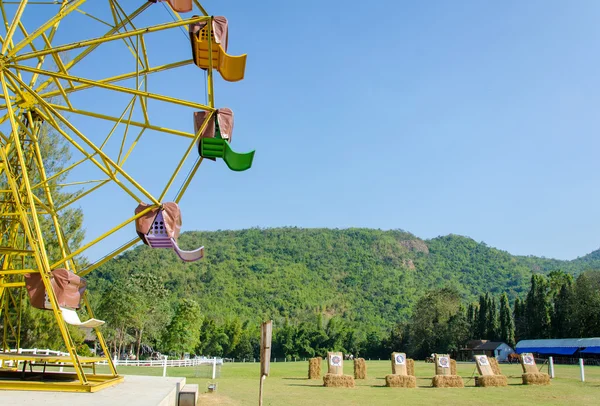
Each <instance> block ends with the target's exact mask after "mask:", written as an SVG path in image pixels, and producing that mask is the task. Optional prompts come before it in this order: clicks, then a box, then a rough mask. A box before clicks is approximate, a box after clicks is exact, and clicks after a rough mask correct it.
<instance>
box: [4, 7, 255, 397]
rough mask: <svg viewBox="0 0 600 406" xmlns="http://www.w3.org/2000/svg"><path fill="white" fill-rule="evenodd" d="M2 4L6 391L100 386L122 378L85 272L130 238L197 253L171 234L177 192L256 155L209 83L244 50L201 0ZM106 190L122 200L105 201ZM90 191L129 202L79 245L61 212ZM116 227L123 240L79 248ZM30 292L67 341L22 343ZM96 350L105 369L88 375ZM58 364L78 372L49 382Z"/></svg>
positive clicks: (234, 68) (101, 198) (234, 74)
mask: <svg viewBox="0 0 600 406" xmlns="http://www.w3.org/2000/svg"><path fill="white" fill-rule="evenodd" d="M0 13H1V14H2V21H3V24H2V28H0V47H1V50H0V84H1V90H0V94H2V97H1V98H0V228H1V229H2V239H1V241H0V322H1V323H2V324H0V327H1V331H2V338H1V340H2V348H0V389H18V390H59V391H84V392H94V391H97V390H100V389H102V388H104V387H107V386H110V385H112V384H114V383H117V382H120V381H122V379H123V377H122V376H121V375H119V374H118V373H117V370H116V368H115V365H114V364H113V361H112V358H111V356H110V352H109V350H108V348H107V346H106V343H105V340H104V338H103V336H102V332H101V329H100V328H99V327H100V326H102V325H103V324H104V322H103V321H102V320H98V319H96V318H94V313H93V310H92V308H91V306H90V302H89V300H88V298H87V293H86V292H87V291H86V282H85V279H84V277H85V275H87V274H88V273H90V272H91V271H93V270H94V269H96V268H97V267H99V266H101V265H102V264H104V263H106V262H107V261H109V260H110V259H111V258H114V257H115V256H116V255H119V254H121V253H122V252H124V251H125V250H127V249H128V248H130V247H132V246H133V245H135V244H137V243H139V242H140V241H141V242H143V243H144V244H146V245H148V246H149V247H151V248H157V249H169V250H173V251H174V252H175V253H176V254H177V255H178V256H179V258H180V259H181V260H182V261H198V260H201V259H202V258H203V256H204V247H198V248H197V249H194V250H191V251H188V250H183V249H181V248H180V247H179V246H178V244H177V238H178V236H179V233H180V230H181V227H182V216H181V211H180V207H179V203H180V201H181V199H182V198H183V196H184V194H185V192H186V191H187V190H188V188H189V186H190V183H191V181H192V179H193V178H194V177H195V175H196V173H197V171H198V168H199V167H200V165H201V164H202V162H203V161H204V160H210V161H214V163H215V164H216V165H221V164H223V165H224V167H226V168H228V169H230V170H233V171H245V170H247V169H249V168H250V167H251V166H252V162H253V158H254V151H250V152H247V153H239V152H236V151H234V149H233V148H232V147H231V143H232V139H233V137H232V135H233V127H234V115H233V111H232V109H230V108H228V107H226V106H216V105H215V82H217V81H227V82H238V81H240V80H242V79H244V75H245V69H246V55H245V54H243V55H230V54H228V44H229V43H230V42H234V41H235V38H230V36H229V23H228V20H227V18H226V17H223V16H211V15H209V14H208V13H207V11H206V10H205V9H204V7H203V6H202V5H201V4H200V2H199V1H197V0H166V1H165V0H150V1H145V0H137V1H133V0H127V1H124V0H94V1H86V0H62V1H60V0H54V1H53V0H47V1H44V0H41V1H27V0H22V1H4V0H0ZM67 158H68V159H67ZM68 187H77V188H78V189H77V190H76V191H75V192H66V190H68ZM173 191H175V193H174V194H171V195H169V193H172V192H173ZM116 194H120V195H122V196H125V197H127V199H128V201H129V202H130V203H131V204H130V206H126V207H123V205H121V204H119V205H118V206H119V207H115V206H116V205H111V202H112V201H113V197H114V196H116ZM167 196H172V198H171V199H167ZM85 199H88V200H90V199H91V201H92V202H95V203H96V205H97V206H95V207H109V208H110V209H107V210H106V211H111V212H114V211H117V212H118V211H124V212H126V213H127V215H126V216H125V218H123V219H121V220H119V221H116V220H114V218H116V217H109V216H108V215H107V217H106V221H103V223H102V224H105V230H103V231H102V232H101V233H100V234H99V235H97V236H94V237H93V239H91V240H90V241H89V242H87V243H85V244H84V245H82V246H81V247H79V248H76V249H75V247H73V244H72V241H73V237H72V235H71V234H70V233H71V232H72V231H73V230H70V229H69V216H70V215H71V214H72V213H73V212H72V211H70V210H72V209H73V208H74V207H78V205H79V204H81V202H82V201H85ZM92 207H94V206H93V205H92ZM84 215H86V216H89V215H91V216H103V212H102V211H100V212H98V211H97V212H92V213H91V214H90V213H87V212H86V213H84ZM86 218H88V217H86ZM84 221H85V218H84ZM122 230H129V231H130V232H131V240H130V241H129V242H128V243H126V244H124V245H122V246H120V247H119V248H117V249H115V250H113V251H112V252H110V253H107V254H106V255H105V256H104V257H103V258H102V259H101V260H99V261H97V262H95V263H92V264H87V263H82V262H81V261H80V258H81V256H82V255H83V254H85V253H86V252H87V250H89V249H90V248H91V247H94V246H97V244H98V243H100V242H101V241H105V240H106V239H107V238H109V237H110V236H111V235H113V234H114V233H116V232H119V231H122ZM24 301H28V303H30V305H31V306H32V307H34V308H36V309H39V310H38V311H48V312H52V313H53V316H54V317H53V319H52V320H53V323H54V324H55V325H56V326H57V327H58V329H59V330H60V334H61V337H62V340H63V341H64V347H65V348H66V353H65V354H62V355H61V354H58V355H56V354H22V353H19V352H18V350H17V349H18V348H20V340H21V311H22V309H23V303H24ZM80 310H85V312H81V311H80ZM80 314H86V315H87V317H86V320H85V321H81V318H80ZM71 325H72V326H79V327H88V328H93V329H94V331H95V333H96V336H97V338H98V341H99V344H100V347H101V350H102V354H103V355H102V356H100V357H84V356H80V355H78V353H77V349H76V348H75V345H74V342H73V339H72V337H71V333H70V332H69V329H70V328H71V327H69V326H71ZM99 361H104V362H106V363H107V364H108V366H109V369H110V373H108V374H97V373H96V370H95V365H96V363H97V362H99ZM20 365H22V367H23V368H22V372H21V371H17V367H19V366H20ZM39 365H43V366H44V371H45V372H44V374H42V375H43V376H45V377H46V380H39V379H37V378H36V377H37V376H39V374H37V375H36V374H35V373H34V372H33V369H34V368H36V367H38V366H39ZM58 365H59V366H60V368H61V370H64V369H66V370H68V371H72V372H68V371H67V372H62V373H55V375H54V376H53V377H52V378H51V381H52V382H50V383H49V382H48V380H47V378H48V376H51V375H52V373H53V372H48V371H49V370H51V369H52V368H51V367H52V366H55V367H56V366H58ZM47 367H48V368H49V369H48V370H47V369H46V368H47ZM87 367H91V368H87ZM90 369H91V371H90ZM86 370H87V371H86ZM29 371H31V372H29ZM11 372H15V373H17V372H18V374H19V375H18V376H21V377H22V379H19V378H17V379H15V378H14V377H12V376H11V377H10V379H6V378H4V377H6V376H9V375H10V373H11ZM6 374H9V375H6ZM49 374H50V375H49Z"/></svg>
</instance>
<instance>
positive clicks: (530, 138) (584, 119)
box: [30, 0, 600, 260]
mask: <svg viewBox="0 0 600 406" xmlns="http://www.w3.org/2000/svg"><path fill="white" fill-rule="evenodd" d="M88 3H90V2H88ZM126 3H129V2H123V4H126ZM203 5H204V6H205V7H206V9H207V10H208V12H209V13H211V14H214V15H224V16H226V17H227V18H228V20H229V25H230V26H229V27H230V28H229V53H230V54H234V55H238V54H241V53H247V54H248V60H247V69H246V77H245V79H244V80H243V81H242V82H237V83H227V82H224V81H222V80H220V78H217V80H216V84H215V87H216V88H215V94H216V100H217V107H221V106H223V107H224V106H227V107H231V108H232V109H233V111H234V113H235V119H236V121H235V129H234V134H233V143H232V148H233V149H234V150H236V151H240V152H245V151H248V150H251V149H256V155H255V160H254V166H253V167H252V168H251V169H250V170H248V171H246V172H241V173H238V172H232V171H229V170H228V169H227V167H226V166H225V164H224V163H223V162H220V161H217V162H205V163H203V165H202V167H201V169H200V171H199V172H198V174H197V176H196V178H195V179H194V182H193V183H192V186H191V188H190V191H189V193H188V194H187V195H186V197H185V199H184V202H182V205H181V207H182V210H183V230H184V231H186V230H196V229H199V230H217V229H241V228H247V227H254V226H259V227H277V226H298V227H338V228H346V227H372V228H381V229H396V228H401V229H404V230H407V231H410V232H412V233H414V234H415V235H417V236H418V237H421V238H432V237H436V236H439V235H446V234H449V233H454V234H461V235H466V236H470V237H472V238H474V239H475V240H477V241H483V242H485V243H486V244H488V245H490V246H494V247H497V248H500V249H503V250H507V251H509V252H510V253H512V254H520V255H529V254H531V255H538V256H546V257H553V258H560V259H574V258H576V257H577V256H582V255H585V254H586V253H589V252H590V251H592V250H595V249H597V248H598V247H599V246H600V232H599V230H600V213H599V210H598V197H599V193H600V192H598V190H600V189H599V188H598V184H599V183H600V178H599V177H598V173H600V162H599V160H598V159H597V154H598V147H599V144H600V137H598V126H599V123H598V121H599V120H598V113H597V111H598V107H599V106H600V92H598V89H599V85H600V69H599V66H598V65H599V57H598V43H599V42H598V41H599V39H600V27H599V26H598V24H597V21H598V15H599V13H600V3H599V2H597V1H583V0H578V1H575V2H565V1H541V0H537V1H534V0H528V1H503V2H493V1H475V0H473V1H467V0H460V1H459V0H456V1H441V0H439V1H370V2H354V1H344V2H342V1H316V0H307V1H302V2H291V1H260V2H247V1H229V2H222V1H205V2H203ZM89 8H90V7H88V9H89ZM127 9H128V10H131V7H130V6H129V5H128V6H127ZM184 17H185V15H184ZM30 18H31V19H32V21H33V18H34V17H31V16H30ZM77 18H80V17H77ZM144 18H148V20H147V21H148V23H150V22H152V21H155V22H159V21H162V22H166V21H170V20H169V18H170V17H169V15H168V13H166V11H165V9H164V7H162V5H154V6H152V7H151V12H149V14H148V16H145V17H144ZM73 27H74V26H73V25H71V26H70V28H66V29H65V31H64V32H63V35H65V37H64V40H62V41H60V40H59V41H58V42H59V43H66V42H71V41H72V39H70V40H69V38H71V37H72V36H73V35H75V34H74V33H75V32H76V29H75V28H73ZM98 32H100V31H98ZM156 38H157V43H158V44H159V45H157V47H158V48H157V55H158V56H157V58H168V57H169V56H170V53H177V52H183V53H186V52H187V53H189V45H187V43H186V39H185V38H184V35H182V34H181V33H177V38H178V40H177V45H176V46H175V43H174V42H173V43H171V42H168V41H167V40H166V39H160V38H158V36H157V37H156ZM165 38H166V37H165ZM169 41H171V40H169ZM173 41H175V40H173ZM98 55H101V54H98ZM185 57H186V56H185V55H184V56H183V57H182V58H179V59H183V58H185ZM187 57H189V56H187ZM123 58H125V56H123ZM175 59H177V58H175ZM175 59H174V60H175ZM91 61H95V62H93V63H92V62H90V63H88V65H83V64H82V67H81V69H80V72H79V73H78V74H80V75H81V76H86V77H104V76H108V75H107V74H106V72H108V71H110V70H111V69H112V68H113V65H118V64H119V63H120V61H121V60H120V59H119V58H116V57H112V59H111V57H98V58H96V59H95V60H94V59H91ZM130 66H131V64H130ZM127 70H130V69H125V71H127ZM156 80H157V81H158V82H156V81H155V82H153V83H154V85H155V86H157V87H158V88H161V87H162V88H164V89H166V90H165V92H168V93H169V94H173V95H175V94H182V95H185V97H187V98H191V99H195V100H196V101H198V102H204V99H205V95H204V84H203V82H202V80H203V73H202V72H201V71H199V70H198V69H197V68H196V69H195V70H194V69H193V67H190V69H186V70H182V71H181V74H180V77H179V78H173V77H171V78H170V79H167V78H166V77H165V79H156ZM161 80H163V81H162V82H161ZM111 97H112V96H110V94H108V95H105V96H102V97H100V96H98V97H97V98H92V97H90V96H86V95H85V94H84V92H81V96H80V99H78V101H77V102H78V103H79V106H80V108H86V106H88V107H90V106H91V107H93V108H94V109H95V111H104V110H103V109H109V108H110V106H112V105H113V104H114V101H113V100H111ZM91 107H90V108H89V109H92V108H91ZM161 113H162V114H163V115H164V117H162V118H164V120H166V122H168V123H170V124H169V125H173V126H176V127H178V128H184V129H186V130H187V131H193V126H192V121H191V118H190V115H191V113H190V112H189V111H188V110H185V111H183V112H181V116H179V114H180V112H175V111H171V110H168V111H166V110H164V111H163V110H161V109H160V108H158V107H157V108H156V109H155V110H154V113H153V114H155V115H156V117H157V119H158V118H161V117H159V116H160V114H161ZM180 117H181V118H180ZM74 120H76V121H74V122H77V125H79V126H80V127H81V128H82V129H84V130H85V131H87V132H92V133H93V132H94V131H95V129H96V128H97V127H96V124H93V123H90V122H89V121H85V120H81V119H74ZM170 139H171V138H168V140H170ZM146 141H148V140H146ZM177 147H179V148H181V145H177ZM145 148H147V150H146V151H147V153H153V152H152V151H154V153H158V154H159V155H160V153H161V150H162V149H163V148H164V149H170V148H176V145H175V141H173V144H171V142H170V141H167V143H165V142H163V141H161V140H160V139H159V138H158V137H157V138H156V139H155V140H154V141H148V144H145ZM147 158H148V155H146V156H145V157H143V156H142V157H139V158H136V159H135V160H133V159H132V161H131V163H130V167H131V168H132V170H135V169H137V170H139V169H140V168H143V167H144V165H147V164H148V163H147V162H148V161H147ZM159 160H160V159H159ZM159 166H160V164H159ZM166 172H167V170H165V176H166ZM169 174H170V173H169ZM140 176H141V175H140ZM157 179H158V178H157ZM162 180H164V179H163V178H160V181H162ZM160 181H159V180H157V181H156V182H157V184H152V183H151V181H149V182H150V185H151V187H158V186H160V185H158V183H160ZM163 183H164V182H163ZM107 203H109V204H107ZM82 207H83V209H84V211H86V229H87V230H88V237H89V238H91V237H95V236H97V235H98V234H99V233H100V232H102V231H104V230H105V229H106V226H107V223H111V222H114V224H111V225H115V224H116V223H117V222H118V221H119V220H118V219H117V217H115V218H114V219H113V218H112V217H110V219H108V218H109V215H108V212H109V211H110V212H116V211H122V212H123V213H124V215H131V214H132V213H133V209H134V208H135V203H134V202H133V203H132V201H131V199H129V198H128V197H127V196H126V195H125V196H117V194H113V192H111V191H106V192H102V193H100V194H98V195H96V196H95V197H94V198H93V199H90V200H87V201H85V202H82ZM92 210H94V211H96V214H87V213H91V212H92ZM98 211H100V212H101V213H106V215H104V214H98ZM125 217H126V216H125ZM119 218H121V219H122V218H124V217H123V216H121V217H119ZM133 233H134V230H132V229H131V228H129V229H127V230H126V231H125V232H124V234H123V233H122V234H121V235H120V236H119V237H118V238H115V239H113V240H107V242H106V243H103V244H100V245H99V246H97V247H95V248H94V249H93V250H90V254H89V255H90V259H92V260H93V259H96V258H97V257H98V256H100V255H101V254H102V253H104V252H108V251H110V250H112V249H114V248H115V247H116V246H118V245H119V244H120V243H123V242H125V241H127V240H129V239H130V238H132V237H133V235H134V234H133ZM206 248H207V250H208V249H209V248H210V247H206Z"/></svg>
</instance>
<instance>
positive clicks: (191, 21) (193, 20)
mask: <svg viewBox="0 0 600 406" xmlns="http://www.w3.org/2000/svg"><path fill="white" fill-rule="evenodd" d="M80 1H82V0H80ZM83 1H85V0H83ZM208 19H209V17H192V18H188V19H187V20H182V21H175V22H172V23H165V24H158V25H154V26H149V27H144V28H138V29H137V30H131V31H127V32H122V33H119V34H113V35H110V36H106V37H97V38H92V39H88V40H83V41H79V42H73V43H71V44H66V45H61V46H57V47H54V48H52V49H44V50H41V51H37V52H28V53H25V54H21V55H18V56H15V57H13V58H11V60H12V61H17V62H18V61H25V60H27V59H31V58H37V57H39V56H42V55H48V54H52V53H59V52H65V51H70V50H72V49H77V48H82V47H87V46H90V45H99V44H105V43H107V42H110V41H115V40H119V39H123V38H128V37H133V36H136V35H142V34H147V33H150V32H158V31H163V30H168V29H170V28H175V27H180V26H182V25H187V24H195V23H197V22H200V21H207V20H208ZM32 35H33V34H32ZM15 47H16V46H15ZM11 52H12V50H11Z"/></svg>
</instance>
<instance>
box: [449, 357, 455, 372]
mask: <svg viewBox="0 0 600 406" xmlns="http://www.w3.org/2000/svg"><path fill="white" fill-rule="evenodd" d="M450 375H456V360H454V359H450Z"/></svg>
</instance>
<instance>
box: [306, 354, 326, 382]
mask: <svg viewBox="0 0 600 406" xmlns="http://www.w3.org/2000/svg"><path fill="white" fill-rule="evenodd" d="M321 362H323V358H321V357H315V358H311V359H309V360H308V379H319V378H320V377H321Z"/></svg>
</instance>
